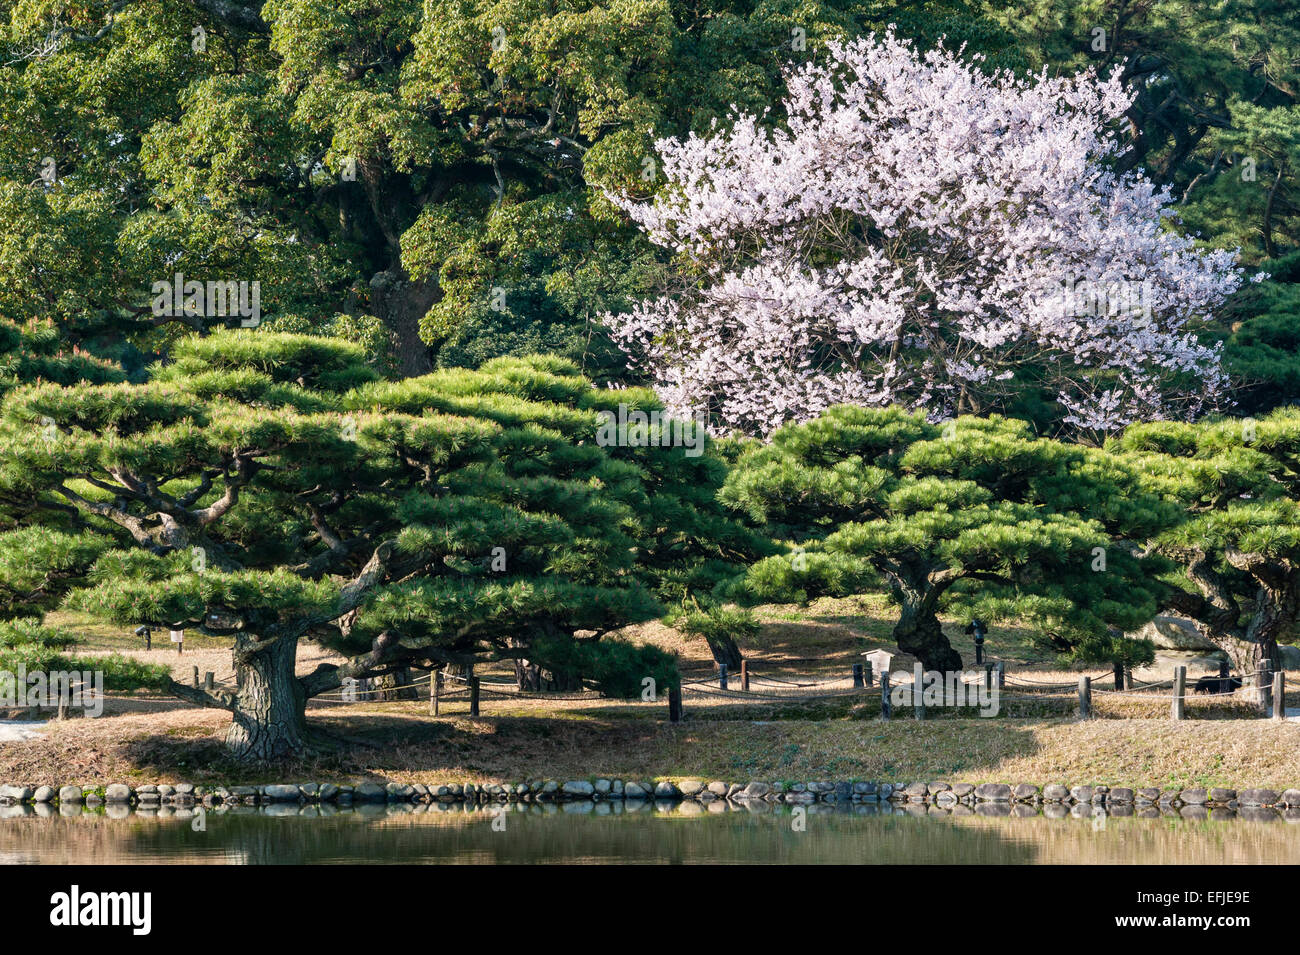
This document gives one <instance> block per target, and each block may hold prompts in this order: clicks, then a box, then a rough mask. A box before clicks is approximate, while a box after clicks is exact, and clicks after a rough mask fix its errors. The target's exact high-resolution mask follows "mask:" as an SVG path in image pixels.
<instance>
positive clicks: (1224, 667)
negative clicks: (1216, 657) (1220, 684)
mask: <svg viewBox="0 0 1300 955" xmlns="http://www.w3.org/2000/svg"><path fill="white" fill-rule="evenodd" d="M1227 678H1228V661H1227V660H1220V661H1219V679H1220V680H1226V679H1227Z"/></svg>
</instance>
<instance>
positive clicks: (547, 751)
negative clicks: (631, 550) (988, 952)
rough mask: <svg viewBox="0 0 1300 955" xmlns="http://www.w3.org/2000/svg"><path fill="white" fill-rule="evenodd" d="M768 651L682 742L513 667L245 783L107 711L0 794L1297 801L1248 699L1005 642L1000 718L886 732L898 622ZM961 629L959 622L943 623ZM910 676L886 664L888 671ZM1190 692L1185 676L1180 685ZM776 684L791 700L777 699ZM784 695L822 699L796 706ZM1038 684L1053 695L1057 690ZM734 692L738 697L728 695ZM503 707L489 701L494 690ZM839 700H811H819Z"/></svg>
mask: <svg viewBox="0 0 1300 955" xmlns="http://www.w3.org/2000/svg"><path fill="white" fill-rule="evenodd" d="M760 615H761V617H762V619H764V620H765V621H766V624H765V626H764V627H763V629H762V631H761V632H760V634H759V635H758V636H757V637H756V638H755V639H754V640H752V641H749V642H748V643H747V644H746V645H743V646H742V649H743V650H744V653H745V656H746V659H747V660H748V661H749V667H750V672H751V673H752V674H753V690H754V692H753V693H751V694H749V695H743V694H740V693H732V694H731V695H728V696H721V695H718V693H717V691H716V686H713V687H710V686H708V685H707V684H699V683H696V685H694V686H690V685H688V687H687V691H686V710H687V715H688V719H687V721H686V722H685V723H683V724H680V725H677V726H673V725H670V724H668V723H666V722H665V721H664V717H665V715H666V712H665V711H666V706H665V704H664V703H662V702H659V703H649V704H646V703H640V702H632V703H629V702H623V701H612V700H602V699H600V698H598V697H597V696H595V695H594V694H591V695H590V696H589V697H587V698H583V699H578V700H572V699H556V698H548V697H546V696H540V697H518V696H507V697H499V696H498V695H497V694H496V693H494V692H491V691H492V689H493V687H494V686H497V685H498V684H499V683H501V682H502V681H507V680H508V678H509V674H508V672H507V671H506V669H505V668H504V667H483V668H481V669H480V674H481V676H482V677H483V678H484V681H485V682H484V686H485V689H487V690H488V691H489V692H486V693H485V696H484V701H483V713H484V716H482V717H480V718H478V719H469V718H468V716H467V703H466V701H465V700H464V697H463V694H462V695H459V696H454V697H453V698H451V699H447V700H445V701H444V703H443V708H442V714H443V715H442V716H441V717H440V718H439V719H436V720H435V719H432V718H430V717H429V715H428V711H427V703H425V702H423V701H420V702H404V703H367V704H361V705H349V706H336V705H331V704H330V703H329V702H328V701H318V702H316V703H314V704H313V705H312V707H311V709H310V710H309V717H310V722H311V724H312V726H313V728H314V729H316V730H318V731H320V732H321V733H322V734H323V735H324V737H325V739H324V740H323V745H322V746H321V748H320V749H319V750H318V751H317V752H316V754H315V755H314V756H313V757H312V758H310V759H308V760H304V761H301V762H298V763H294V764H291V765H286V766H280V767H276V768H274V769H270V770H266V771H250V770H248V769H246V768H244V767H239V766H236V765H233V764H231V763H230V762H229V761H228V760H227V759H226V757H225V755H224V753H223V750H222V747H221V743H220V741H221V737H222V735H223V733H224V729H225V726H226V725H227V723H228V719H229V717H228V716H227V714H225V713H224V712H220V711H210V710H209V711H204V710H194V709H187V708H186V707H185V706H184V705H183V704H181V703H180V702H178V701H175V700H170V699H163V698H159V697H151V696H149V695H147V694H145V695H142V694H137V695H133V696H131V697H130V698H127V699H111V700H109V701H108V704H107V706H106V711H105V712H106V716H105V718H102V719H98V720H85V719H75V720H69V721H66V722H63V723H52V724H50V725H49V727H48V728H47V730H46V732H47V736H46V737H45V738H44V739H35V740H29V741H26V742H16V743H6V744H0V781H3V782H19V781H21V782H30V783H41V782H49V783H56V782H58V783H62V782H68V781H76V782H82V783H86V784H100V783H107V782H111V781H114V780H119V781H132V780H134V781H140V782H143V781H169V780H170V781H178V780H189V781H192V782H224V783H230V782H236V781H248V782H268V781H272V780H275V781H282V780H285V779H294V778H299V779H309V778H317V779H333V780H360V779H363V778H376V779H386V780H395V781H424V782H433V781H488V780H492V781H510V780H519V779H524V778H537V777H541V776H546V777H553V778H554V777H569V778H572V777H590V776H592V775H593V774H601V775H608V776H620V777H624V778H636V777H641V778H650V777H667V778H682V777H686V776H705V777H710V778H723V779H727V780H744V779H751V778H757V779H832V778H835V779H853V778H857V779H885V780H889V779H894V780H914V779H939V778H943V779H947V780H949V781H961V780H965V781H976V782H981V781H987V780H1004V781H1009V782H1019V781H1030V782H1035V783H1046V782H1051V781H1061V782H1067V783H1108V784H1126V785H1133V786H1143V785H1156V786H1185V785H1193V784H1196V785H1223V786H1256V785H1263V786H1281V787H1285V786H1294V785H1300V758H1298V757H1300V725H1298V724H1286V725H1277V724H1274V723H1271V722H1269V721H1261V720H1259V719H1258V718H1257V715H1256V710H1255V708H1254V706H1253V705H1251V704H1249V703H1246V702H1244V701H1242V700H1240V699H1237V700H1234V699H1232V698H1223V697H1195V696H1193V697H1189V699H1188V704H1187V709H1188V716H1189V719H1188V720H1187V721H1186V722H1183V723H1178V724H1176V723H1173V722H1171V721H1170V720H1169V715H1168V714H1169V700H1168V699H1167V696H1168V695H1169V693H1170V691H1169V690H1168V689H1167V688H1161V689H1158V690H1156V691H1154V695H1152V696H1143V695H1140V694H1139V695H1109V694H1107V693H1104V692H1101V691H1102V690H1103V689H1104V688H1105V687H1106V686H1109V685H1110V684H1109V682H1108V681H1109V677H1108V675H1107V674H1105V673H1103V672H1102V671H1100V670H1098V669H1097V668H1095V667H1094V668H1090V669H1087V670H1086V671H1083V670H1069V669H1062V668H1053V667H1052V666H1049V665H1048V664H1049V663H1050V657H1045V656H1044V654H1043V653H1042V651H1040V650H1039V649H1037V648H1036V647H1035V646H1034V645H1033V641H1032V634H1031V633H1029V631H1027V630H1024V629H1018V628H1004V629H1000V630H997V631H995V632H994V633H992V634H990V637H989V644H988V646H989V649H990V651H991V652H992V653H993V654H994V655H995V656H996V657H997V658H998V659H1002V660H1006V661H1007V663H1008V673H1009V675H1010V678H1011V680H1012V682H1013V683H1015V682H1021V683H1025V684H1029V685H1028V686H1008V688H1007V691H1006V694H1007V696H1006V699H1004V701H1003V712H1002V715H1001V716H1000V717H999V718H997V719H979V718H977V717H976V716H975V715H974V713H973V712H972V711H970V710H961V711H947V712H942V711H939V712H936V711H931V712H930V714H929V717H930V718H929V719H927V720H926V721H925V722H916V721H914V720H912V719H911V718H910V715H911V714H910V711H909V710H908V709H907V708H902V709H901V710H900V711H899V712H898V713H897V714H896V715H897V717H899V718H897V719H895V720H893V721H891V722H888V723H884V722H881V721H879V720H878V719H877V717H878V715H879V712H880V709H879V695H878V694H876V695H872V694H871V693H869V692H868V693H858V694H851V693H846V691H850V690H851V684H850V682H849V679H848V674H849V669H850V667H851V665H852V664H853V663H856V662H859V661H860V660H861V657H860V656H859V654H861V653H862V652H864V651H866V650H869V649H875V648H879V647H889V646H890V644H889V641H888V634H889V627H890V624H891V618H890V615H889V611H888V608H887V607H886V606H885V605H884V603H883V601H881V600H880V599H878V598H853V599H846V600H820V601H817V602H815V603H814V604H812V605H811V606H809V607H765V608H761V614H760ZM56 622H60V623H62V624H63V625H65V626H68V627H70V628H72V629H74V630H77V631H78V632H81V633H82V634H84V636H85V638H86V644H87V647H86V649H87V650H88V651H90V652H107V651H116V652H126V653H130V654H131V655H133V656H137V657H139V658H141V659H145V660H149V661H151V662H167V663H169V664H170V665H171V667H172V671H173V674H174V675H175V676H176V678H177V679H181V680H186V681H188V680H189V679H190V678H191V674H192V668H193V667H195V666H197V667H198V668H199V671H200V673H204V672H206V671H208V670H211V671H214V672H215V673H216V677H217V680H218V681H219V682H224V683H227V684H230V683H233V674H232V672H231V669H230V655H229V650H228V648H226V647H225V646H224V645H223V643H222V642H221V641H219V640H216V639H214V638H198V639H191V640H189V641H187V643H186V650H185V653H184V654H182V655H177V654H176V653H175V652H174V650H173V649H172V647H171V646H170V644H168V643H167V641H166V636H165V635H163V637H162V639H161V640H159V641H155V647H156V649H154V650H152V651H148V652H146V651H144V650H143V649H142V648H141V647H140V645H139V641H138V639H137V638H135V637H134V636H132V635H131V634H130V633H129V632H120V631H117V630H115V629H113V628H104V627H98V626H95V625H93V624H91V623H90V622H88V621H87V620H85V618H76V617H71V616H65V617H64V618H62V619H60V620H58V621H56ZM949 623H950V624H952V623H953V622H952V621H949ZM948 629H949V632H950V633H952V634H953V642H954V644H955V645H956V646H957V648H958V650H959V652H961V653H962V654H963V656H964V657H965V658H966V659H968V660H970V659H973V646H972V644H971V643H970V638H968V637H966V636H965V635H964V634H962V633H961V628H960V627H958V626H955V625H954V626H950V627H949V628H948ZM628 636H629V637H630V638H631V639H633V640H636V641H644V642H651V643H654V644H656V645H657V646H660V647H663V648H665V649H667V650H670V651H672V652H674V653H676V654H677V655H678V656H679V658H680V659H681V661H682V666H683V671H684V673H685V675H686V679H687V680H688V681H692V682H693V681H703V680H707V679H709V678H710V674H711V673H712V670H713V664H712V660H711V657H710V656H709V653H708V649H707V647H706V646H705V644H704V641H703V640H702V639H692V638H687V637H685V636H683V635H682V634H679V633H677V632H676V631H673V630H671V629H669V628H666V627H664V626H662V625H661V624H658V623H651V624H646V625H643V626H640V627H636V628H631V629H630V630H629V631H628ZM325 659H329V654H328V653H326V652H325V651H323V650H321V649H320V648H319V647H316V646H314V645H304V647H303V648H302V650H301V653H300V656H299V667H300V670H301V671H303V672H306V671H310V670H312V669H314V668H315V666H316V665H317V664H318V663H319V662H321V661H322V660H325ZM912 662H913V661H912V659H911V658H910V657H908V656H906V655H902V654H900V655H898V656H896V657H895V661H894V669H904V670H906V669H909V668H910V667H911V665H912ZM1080 672H1089V673H1091V674H1092V675H1093V676H1094V677H1095V681H1094V682H1095V685H1096V687H1097V690H1098V692H1097V693H1096V694H1095V695H1094V702H1093V706H1094V715H1095V716H1096V717H1097V718H1096V719H1094V720H1092V721H1091V722H1088V723H1077V722H1075V721H1074V718H1073V717H1074V713H1075V706H1076V702H1075V695H1074V691H1073V689H1072V687H1073V685H1074V684H1075V683H1076V681H1077V679H1078V675H1079V673H1080ZM1190 676H1191V678H1193V679H1194V678H1195V676H1196V674H1191V675H1190ZM780 681H787V682H785V683H782V682H780ZM791 683H813V684H816V686H811V687H800V686H792V685H790V684H791ZM1041 684H1056V688H1051V687H1046V686H1042V685H1041ZM732 685H733V689H735V688H736V687H738V680H737V681H736V682H733V684H732ZM498 688H500V687H499V686H498ZM827 693H833V694H839V695H837V696H833V697H832V698H830V699H825V700H806V699H802V698H803V697H807V696H811V695H818V694H827ZM1290 702H1291V703H1292V705H1300V693H1297V694H1292V699H1291V701H1290Z"/></svg>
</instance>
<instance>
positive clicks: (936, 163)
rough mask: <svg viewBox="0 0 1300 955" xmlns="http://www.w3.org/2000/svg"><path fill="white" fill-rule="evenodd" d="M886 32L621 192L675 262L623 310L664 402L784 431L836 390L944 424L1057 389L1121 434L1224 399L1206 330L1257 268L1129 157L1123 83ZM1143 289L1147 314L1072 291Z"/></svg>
mask: <svg viewBox="0 0 1300 955" xmlns="http://www.w3.org/2000/svg"><path fill="white" fill-rule="evenodd" d="M961 52H962V51H957V52H952V51H949V50H947V49H945V48H943V47H942V46H941V47H939V48H937V49H934V50H931V51H929V52H925V53H919V52H917V51H916V50H915V49H914V48H913V47H912V46H911V44H909V43H908V42H906V41H904V40H900V39H898V38H897V37H895V35H894V34H893V32H892V31H890V32H888V33H886V34H884V35H880V36H871V37H867V38H863V39H859V40H856V41H853V42H848V43H841V42H832V43H829V44H828V45H827V54H828V55H827V56H826V57H825V58H822V59H820V60H819V61H818V62H814V63H811V64H809V65H805V66H802V67H799V68H797V69H793V70H792V71H791V72H790V73H789V74H788V76H787V96H786V98H785V100H784V103H783V110H782V113H783V116H784V119H783V121H777V120H775V119H772V118H770V117H768V116H766V115H764V116H761V117H760V116H755V115H750V114H746V113H738V114H736V115H735V116H734V117H733V118H732V120H731V121H730V122H729V123H726V124H722V125H720V124H717V123H715V124H714V127H713V129H712V130H711V131H710V133H709V134H708V135H705V136H700V135H695V134H692V135H691V136H690V137H688V138H686V139H664V140H661V141H659V142H658V143H657V144H656V148H657V150H658V152H659V155H660V159H661V168H662V170H663V174H664V177H665V179H666V185H665V187H664V188H663V189H661V190H660V192H659V193H658V195H657V196H656V197H655V198H654V199H653V200H651V201H649V202H641V201H637V200H633V199H628V198H625V197H620V196H611V197H610V198H611V199H612V200H613V201H614V202H616V203H617V204H618V205H619V206H620V207H621V208H622V209H623V210H625V211H626V213H627V214H628V215H629V216H630V217H631V218H632V219H633V220H634V221H635V222H636V223H637V224H638V225H639V226H640V227H641V228H642V229H643V230H645V232H646V233H647V234H648V235H649V237H650V238H651V239H652V240H653V241H654V242H656V243H658V244H660V245H662V246H664V247H666V248H668V249H670V250H671V251H672V252H673V253H674V255H675V261H676V263H677V267H676V269H675V278H674V280H673V285H672V286H671V287H666V288H664V289H662V290H661V292H660V294H659V295H658V297H656V298H654V299H652V300H649V301H645V302H643V303H641V304H639V305H637V306H636V307H634V308H632V309H631V310H630V311H628V312H627V313H625V314H618V315H608V316H606V317H605V321H606V322H607V323H608V325H609V326H610V328H611V330H612V332H613V334H614V336H615V338H616V340H617V341H618V342H619V343H620V345H621V346H622V347H623V348H624V349H625V350H626V351H627V353H628V354H629V356H630V358H631V360H632V361H633V363H634V364H635V365H637V366H639V367H641V368H642V369H643V370H645V371H646V373H647V374H648V375H649V376H650V378H651V380H652V381H653V383H654V385H655V387H656V389H657V391H658V392H659V394H660V396H661V398H662V399H663V400H664V401H665V403H666V404H667V406H668V407H669V409H670V410H672V411H673V412H674V413H676V414H680V415H682V416H689V417H695V416H696V415H698V414H704V415H706V416H707V417H708V420H709V421H710V422H711V423H712V425H713V427H714V428H715V430H718V431H723V432H743V433H750V434H767V433H769V432H770V431H771V430H773V429H774V428H776V427H778V426H779V425H781V424H782V423H784V422H787V421H799V420H806V419H808V418H812V417H815V416H816V415H818V414H819V413H821V412H822V411H823V410H824V409H825V408H827V407H829V406H831V405H834V404H839V403H846V402H847V403H856V404H867V405H885V404H891V403H899V404H903V405H905V406H908V407H912V408H924V409H925V410H926V411H927V412H928V413H930V414H931V415H932V416H933V417H935V418H943V417H947V416H950V415H953V414H959V413H967V412H973V413H987V412H990V411H998V410H1002V409H1003V408H1004V407H1005V406H1006V403H1007V401H1008V399H1010V398H1012V397H1014V395H1015V393H1016V392H1017V391H1018V390H1019V389H1022V388H1024V387H1029V386H1032V387H1037V388H1047V389H1049V392H1048V393H1049V395H1050V394H1054V395H1055V396H1056V398H1057V400H1058V401H1059V402H1060V404H1061V405H1062V406H1063V410H1062V416H1061V420H1062V421H1064V422H1065V423H1067V424H1069V425H1072V426H1074V427H1076V428H1079V429H1087V430H1101V431H1105V430H1110V429H1114V428H1118V427H1122V426H1123V425H1125V424H1127V423H1129V422H1131V421H1134V420H1143V419H1151V418H1158V417H1168V416H1175V415H1177V416H1191V415H1195V414H1197V413H1199V412H1201V411H1203V410H1205V409H1206V408H1208V407H1211V406H1213V405H1214V404H1216V403H1217V402H1219V401H1220V400H1221V399H1222V396H1223V393H1224V391H1225V384H1226V382H1225V377H1224V373H1223V370H1222V368H1221V362H1220V355H1219V351H1218V349H1217V348H1216V347H1212V346H1209V345H1206V344H1203V343H1201V342H1200V341H1199V340H1198V338H1197V336H1196V334H1195V329H1196V328H1197V327H1198V324H1199V323H1200V322H1203V321H1204V320H1205V319H1206V318H1207V317H1208V316H1209V315H1210V313H1211V312H1212V310H1213V309H1214V308H1216V307H1217V306H1218V305H1219V304H1220V303H1221V302H1222V301H1223V299H1224V298H1225V297H1226V296H1227V295H1229V294H1230V293H1231V292H1232V291H1233V290H1235V289H1236V288H1237V286H1238V285H1239V284H1240V282H1241V280H1242V276H1241V273H1240V271H1239V270H1238V269H1237V268H1236V267H1235V254H1234V253H1232V252H1227V251H1208V252H1207V251H1202V250H1199V249H1197V248H1196V247H1195V246H1194V243H1193V241H1192V240H1191V239H1190V238H1188V237H1186V236H1182V235H1179V234H1178V233H1177V232H1175V231H1173V230H1172V229H1171V228H1170V227H1169V226H1170V225H1171V220H1172V217H1173V214H1172V209H1171V204H1172V200H1171V197H1170V195H1169V194H1168V192H1167V191H1166V190H1162V189H1158V188H1157V187H1156V186H1155V185H1154V184H1153V183H1152V182H1151V181H1150V180H1149V179H1147V178H1146V177H1145V176H1144V175H1143V174H1142V173H1141V172H1137V173H1130V174H1123V175H1117V174H1116V173H1115V172H1113V171H1112V170H1111V168H1110V161H1111V160H1112V159H1113V158H1114V157H1115V156H1116V155H1117V154H1118V153H1119V152H1120V146H1119V142H1118V139H1117V137H1116V135H1115V133H1114V127H1115V125H1116V121H1117V120H1119V119H1120V117H1121V116H1123V114H1124V111H1125V110H1126V109H1127V108H1128V106H1129V105H1130V102H1131V98H1130V95H1129V94H1128V93H1127V92H1126V91H1125V89H1124V88H1123V85H1122V84H1121V82H1120V79H1119V77H1118V75H1117V73H1116V74H1112V75H1111V77H1110V78H1109V79H1106V80H1102V79H1100V78H1098V77H1097V76H1096V75H1095V74H1093V73H1091V72H1086V73H1081V74H1078V75H1074V76H1065V77H1051V76H1048V75H1047V74H1046V72H1044V73H1042V74H1038V75H1027V76H1014V75H1012V74H1011V73H1005V72H1004V73H998V74H994V75H989V74H986V73H984V72H982V71H981V69H980V68H979V61H978V58H973V59H964V58H963V57H962V56H961ZM1080 284H1083V285H1084V286H1086V287H1089V288H1140V289H1141V290H1142V297H1141V298H1142V308H1141V309H1132V308H1127V307H1125V308H1100V309H1099V308H1095V307H1092V308H1079V307H1076V300H1077V296H1076V295H1074V294H1072V293H1071V291H1070V290H1072V289H1074V288H1076V287H1078V286H1080Z"/></svg>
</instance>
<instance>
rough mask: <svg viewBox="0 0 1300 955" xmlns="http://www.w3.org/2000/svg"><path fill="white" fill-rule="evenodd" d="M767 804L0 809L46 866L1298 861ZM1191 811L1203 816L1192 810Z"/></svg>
mask: <svg viewBox="0 0 1300 955" xmlns="http://www.w3.org/2000/svg"><path fill="white" fill-rule="evenodd" d="M802 808H803V810H804V811H805V812H806V816H798V815H796V814H795V813H794V812H792V811H791V809H790V808H789V807H785V806H774V805H772V804H770V803H765V802H760V801H754V802H751V803H748V804H742V805H734V804H728V803H726V802H722V801H718V802H714V803H710V804H707V805H705V804H700V803H695V802H687V803H673V802H659V803H650V802H636V801H631V802H596V803H592V802H585V801H583V802H571V803H542V804H525V803H510V804H502V805H492V806H486V807H483V806H477V807H476V806H467V805H465V804H463V803H447V804H439V803H434V804H432V805H419V804H415V805H412V804H405V803H403V804H394V805H358V806H356V807H354V808H340V807H337V806H333V805H328V804H327V805H311V806H298V805H294V804H284V803H278V804H273V805H270V806H266V807H263V808H254V807H251V806H233V807H230V808H229V809H217V810H209V811H208V812H207V815H206V818H205V827H204V830H203V831H195V830H194V828H193V826H192V825H191V823H192V822H193V817H194V812H193V811H192V810H185V809H171V808H167V807H164V808H160V809H151V810H143V811H136V812H130V811H129V810H126V809H125V807H110V809H109V810H104V811H97V812H90V811H84V810H82V808H81V807H79V806H68V807H60V808H58V809H52V808H51V807H49V806H45V805H38V806H11V807H5V808H3V809H0V859H3V860H5V861H7V862H20V863H21V862H41V863H68V862H71V863H88V862H94V863H146V864H156V863H167V862H184V863H228V862H233V863H287V864H313V865H319V864H329V863H354V862H377V863H474V864H493V863H529V864H536V863H547V862H551V863H564V862H630V863H692V862H701V863H702V862H721V863H783V862H789V863H848V864H853V863H859V864H889V863H903V862H913V863H944V864H960V863H995V864H1016V863H1020V864H1023V863H1050V862H1060V863H1149V864H1162V865H1163V864H1173V863H1199V864H1233V863H1256V864H1258V863H1293V862H1296V861H1300V826H1297V825H1294V823H1296V822H1300V812H1296V811H1294V810H1292V811H1288V812H1287V813H1285V814H1281V815H1279V814H1278V813H1274V812H1272V811H1271V810H1240V811H1239V812H1236V813H1234V812H1232V811H1231V810H1222V809H1215V810H1211V811H1209V812H1207V811H1206V810H1205V808H1204V807H1184V808H1183V810H1182V811H1181V812H1180V811H1177V810H1172V809H1170V810H1160V809H1156V808H1154V807H1139V808H1137V809H1136V810H1130V811H1128V812H1125V813H1123V814H1116V813H1112V814H1107V813H1105V812H1104V811H1101V810H1099V809H1098V808H1097V807H1093V806H1077V807H1074V809H1075V810H1078V812H1075V811H1074V810H1069V811H1067V810H1066V809H1065V807H1063V806H1059V805H1048V806H1046V807H1044V811H1043V812H1042V813H1039V812H1037V811H1036V810H1034V809H1033V808H1032V807H1029V806H1025V805H1022V804H1007V803H979V804H977V805H976V806H974V807H973V808H972V807H969V806H964V805H957V806H954V807H953V808H952V809H951V810H949V809H944V808H941V807H937V806H926V805H917V804H902V805H899V806H892V805H889V804H885V805H878V804H872V803H859V804H846V805H842V806H829V805H824V804H814V805H809V806H806V807H802ZM1189 810H1193V811H1190V812H1189Z"/></svg>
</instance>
